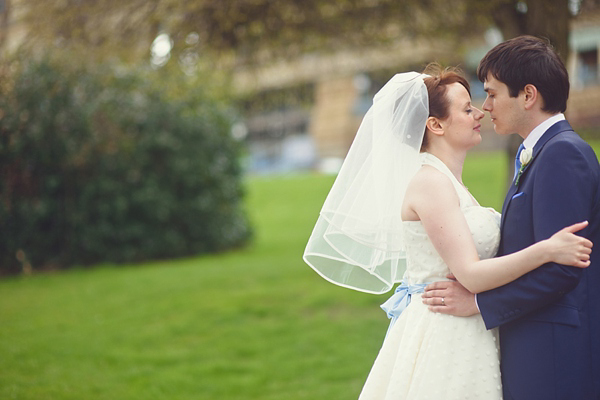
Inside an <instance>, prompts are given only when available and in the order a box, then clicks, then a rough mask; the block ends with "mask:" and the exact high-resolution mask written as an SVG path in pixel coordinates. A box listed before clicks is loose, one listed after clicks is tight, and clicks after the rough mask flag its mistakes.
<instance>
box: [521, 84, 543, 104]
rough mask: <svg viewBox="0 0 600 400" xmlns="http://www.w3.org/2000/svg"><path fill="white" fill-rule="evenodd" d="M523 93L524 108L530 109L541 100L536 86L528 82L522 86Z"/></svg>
mask: <svg viewBox="0 0 600 400" xmlns="http://www.w3.org/2000/svg"><path fill="white" fill-rule="evenodd" d="M523 94H524V106H525V109H526V110H531V109H532V108H533V107H534V106H535V105H536V104H538V106H539V105H540V104H539V102H543V101H542V97H541V96H540V93H539V92H538V90H537V88H536V87H535V86H534V85H532V84H530V83H528V84H527V85H525V87H524V88H523Z"/></svg>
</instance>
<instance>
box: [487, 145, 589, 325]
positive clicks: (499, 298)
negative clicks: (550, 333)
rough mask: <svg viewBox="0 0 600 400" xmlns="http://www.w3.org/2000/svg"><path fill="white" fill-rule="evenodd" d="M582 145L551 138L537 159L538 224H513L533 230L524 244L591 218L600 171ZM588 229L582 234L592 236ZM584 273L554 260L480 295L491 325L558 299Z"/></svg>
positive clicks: (534, 197) (532, 182) (533, 193)
mask: <svg viewBox="0 0 600 400" xmlns="http://www.w3.org/2000/svg"><path fill="white" fill-rule="evenodd" d="M582 145H583V146H587V144H585V142H583V141H581V144H580V143H578V142H577V141H568V140H557V141H552V140H551V141H549V142H548V143H546V145H545V146H544V148H543V150H542V152H541V153H540V154H539V155H538V157H536V159H535V160H534V162H535V163H538V165H537V166H536V172H535V174H532V175H531V176H530V177H529V182H527V185H526V187H525V190H527V192H526V195H527V196H530V200H529V201H530V202H532V203H531V205H530V207H531V208H530V210H531V211H530V212H531V213H532V217H531V221H532V222H531V224H532V226H522V227H513V228H516V229H523V230H531V231H530V232H529V233H530V235H529V236H528V238H529V239H526V240H525V241H531V243H523V245H522V246H521V247H526V246H528V245H530V244H533V243H534V242H537V241H540V240H543V239H547V238H549V237H550V236H552V235H553V234H554V233H556V232H557V231H559V230H560V229H562V228H564V227H566V226H568V225H571V224H574V223H577V222H582V221H585V220H590V218H591V212H592V209H593V202H594V198H595V196H596V193H595V190H596V187H597V184H594V182H595V181H596V179H597V177H594V176H592V175H593V172H594V171H595V169H594V168H593V167H592V165H591V164H590V162H589V161H590V160H589V155H587V156H586V154H584V153H585V150H586V149H584V148H582ZM532 165H533V164H532ZM523 183H525V182H523ZM507 212H510V207H509V208H508V210H507ZM512 221H513V222H511V223H514V221H515V220H514V219H513V220H512ZM528 224H529V223H524V225H528ZM588 228H589V227H588ZM588 228H586V229H584V230H582V231H580V232H579V233H578V234H579V235H582V236H586V233H587V230H588ZM503 234H506V231H505V230H503ZM525 237H526V235H525ZM582 274H583V270H582V269H579V268H574V267H569V266H564V265H560V264H555V263H548V264H545V265H542V266H541V267H539V268H537V269H535V270H533V271H532V272H530V273H528V274H526V275H523V276H522V277H520V278H519V279H517V280H515V281H513V282H511V283H508V284H506V285H504V286H501V287H499V288H496V289H493V290H490V291H488V292H483V293H480V294H478V295H477V303H478V306H479V309H480V311H481V314H482V316H483V319H484V321H485V324H486V327H487V328H488V329H491V328H494V327H496V326H499V325H502V324H505V323H507V322H510V321H513V320H515V319H517V318H520V317H523V316H524V315H527V314H529V313H531V312H533V311H536V310H539V309H540V308H542V307H544V306H547V305H549V304H551V303H554V302H556V301H558V300H559V299H561V298H562V297H563V296H564V294H566V293H567V292H569V291H571V290H572V289H574V288H575V287H576V286H577V284H578V283H579V281H580V279H581V276H582Z"/></svg>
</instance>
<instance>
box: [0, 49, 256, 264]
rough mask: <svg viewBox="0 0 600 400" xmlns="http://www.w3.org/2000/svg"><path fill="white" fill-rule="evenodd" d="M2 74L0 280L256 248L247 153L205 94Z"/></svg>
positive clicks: (73, 74) (111, 76)
mask: <svg viewBox="0 0 600 400" xmlns="http://www.w3.org/2000/svg"><path fill="white" fill-rule="evenodd" d="M1 72H2V76H0V80H1V87H0V173H1V175H2V182H1V186H0V224H1V227H2V236H3V238H2V240H1V241H0V263H1V264H0V271H1V272H4V273H11V272H17V271H20V270H23V269H25V270H26V271H28V270H31V269H45V268H64V267H68V266H72V265H90V264H94V263H99V262H114V263H122V262H132V261H133V262H135V261H142V260H152V259H164V258H173V257H181V256H188V255H196V254H201V253H206V252H215V251H222V250H225V249H230V248H232V247H235V246H240V245H242V244H244V243H245V242H246V241H247V240H248V239H249V238H250V236H251V229H250V227H249V224H248V221H247V218H246V216H245V214H244V211H243V203H242V201H243V188H242V183H241V174H242V171H241V168H240V165H239V162H238V161H239V157H240V152H241V148H240V143H238V142H236V141H235V140H234V139H233V138H232V137H231V135H230V129H231V124H232V117H231V112H230V111H229V109H228V108H227V107H226V106H224V105H223V104H222V102H221V101H216V100H215V99H212V98H211V97H210V96H209V95H203V93H202V90H201V88H194V90H192V88H190V94H189V96H187V97H185V98H178V99H172V98H168V97H167V96H166V95H165V93H164V91H161V90H160V88H159V87H158V85H156V84H152V83H151V82H150V81H149V80H148V79H144V76H143V74H139V73H138V74H135V73H123V72H119V73H115V72H114V71H113V70H110V69H107V68H102V67H98V68H96V69H94V70H90V68H85V69H84V68H75V67H67V66H65V65H64V64H63V65H60V64H57V63H56V62H52V61H50V60H48V59H46V60H41V61H27V62H23V61H13V62H10V63H6V65H4V66H3V68H2V71H1ZM180 92H181V91H180ZM183 93H185V92H183Z"/></svg>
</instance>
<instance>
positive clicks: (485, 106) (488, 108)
mask: <svg viewBox="0 0 600 400" xmlns="http://www.w3.org/2000/svg"><path fill="white" fill-rule="evenodd" d="M491 103H492V102H491V101H490V96H488V97H486V98H485V101H484V102H483V104H482V105H481V108H483V109H484V111H492V107H491Z"/></svg>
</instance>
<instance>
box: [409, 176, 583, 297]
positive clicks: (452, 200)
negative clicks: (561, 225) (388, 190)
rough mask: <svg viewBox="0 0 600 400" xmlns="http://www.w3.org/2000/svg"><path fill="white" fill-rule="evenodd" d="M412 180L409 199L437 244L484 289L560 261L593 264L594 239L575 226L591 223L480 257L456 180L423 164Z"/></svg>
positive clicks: (465, 279) (461, 275) (473, 287)
mask: <svg viewBox="0 0 600 400" xmlns="http://www.w3.org/2000/svg"><path fill="white" fill-rule="evenodd" d="M416 178H417V179H414V180H413V182H411V184H410V186H409V188H408V191H407V198H406V201H407V202H408V207H410V208H411V210H412V211H413V212H414V213H415V214H416V215H418V218H419V219H420V220H421V221H422V223H423V225H424V227H425V230H426V232H427V234H428V236H429V238H430V239H431V241H432V242H433V245H434V246H435V248H436V250H437V251H438V253H439V254H440V256H441V257H442V259H443V260H444V261H445V262H446V264H447V265H448V267H449V269H450V271H452V273H453V274H454V276H456V278H457V280H458V281H459V282H460V283H461V284H462V285H463V286H464V287H465V288H467V289H468V290H469V291H471V292H473V293H479V292H482V291H485V290H490V289H493V288H496V287H499V286H502V285H505V284H507V283H509V282H512V281H513V280H515V279H517V278H519V277H520V276H522V275H524V274H526V273H527V272H529V271H532V270H533V269H535V268H537V267H539V266H541V265H543V264H545V263H548V262H556V263H560V264H565V265H571V266H576V267H587V266H589V253H590V252H591V245H592V244H591V242H590V241H589V240H587V239H585V238H582V237H579V236H576V235H574V234H573V233H570V232H575V231H576V230H579V229H583V227H584V226H585V225H586V224H587V223H583V224H577V225H580V226H576V225H574V226H572V227H570V228H566V229H563V230H562V231H560V232H559V233H557V234H555V235H554V236H552V238H550V239H547V240H542V241H540V242H538V243H536V244H534V245H532V246H529V247H527V248H525V249H523V250H521V251H519V252H516V253H513V254H510V255H506V256H503V257H496V258H491V259H486V260H480V259H479V256H478V255H477V250H476V248H475V243H474V241H473V237H472V236H471V232H470V230H469V226H468V225H467V221H466V220H465V217H464V214H463V213H462V211H461V209H460V203H459V199H458V196H457V194H456V190H455V189H454V186H453V185H452V182H450V180H449V179H448V177H446V176H445V175H443V174H441V173H440V172H439V171H437V170H434V169H433V168H423V169H421V171H420V172H419V173H418V176H417V177H416Z"/></svg>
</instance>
